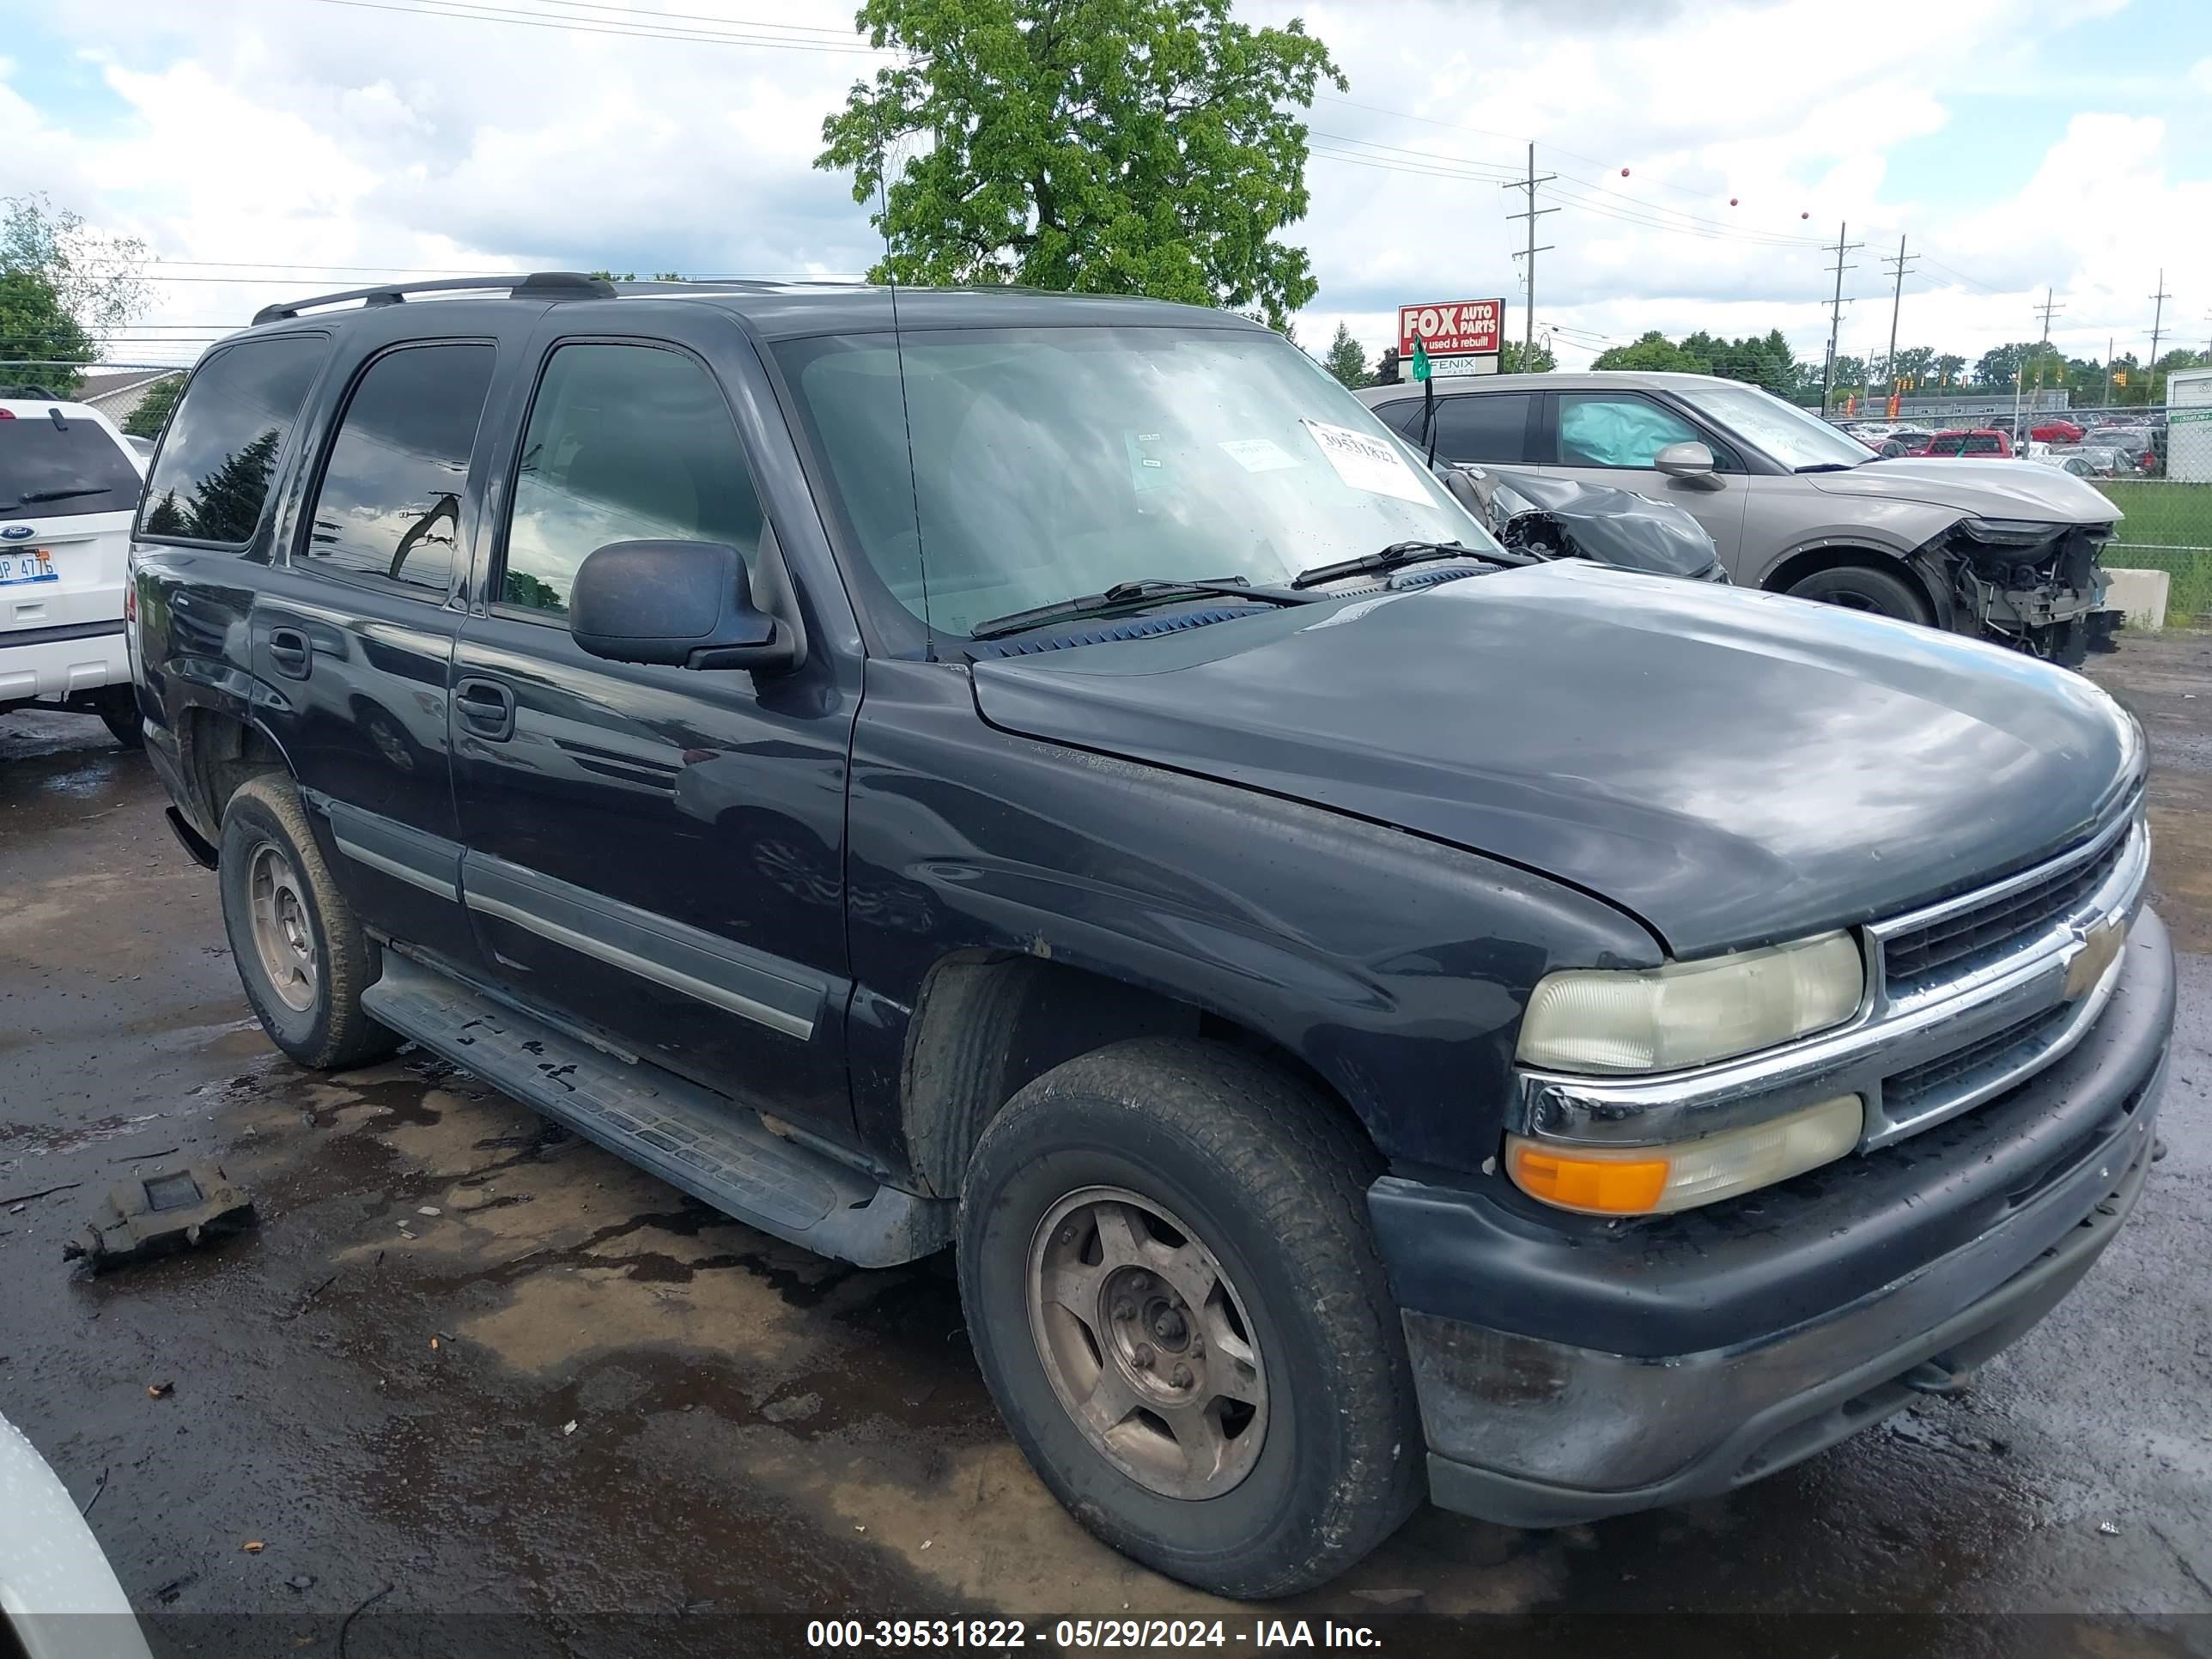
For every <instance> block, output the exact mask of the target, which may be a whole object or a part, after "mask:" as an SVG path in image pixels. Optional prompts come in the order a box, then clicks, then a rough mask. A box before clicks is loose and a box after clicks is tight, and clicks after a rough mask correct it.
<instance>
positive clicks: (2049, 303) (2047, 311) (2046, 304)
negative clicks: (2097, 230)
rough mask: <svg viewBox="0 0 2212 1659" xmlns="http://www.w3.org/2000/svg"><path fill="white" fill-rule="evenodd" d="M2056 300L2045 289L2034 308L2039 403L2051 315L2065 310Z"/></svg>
mask: <svg viewBox="0 0 2212 1659" xmlns="http://www.w3.org/2000/svg"><path fill="white" fill-rule="evenodd" d="M2159 286H2160V287H2161V288H2163V287H2164V286H2166V285H2165V283H2160V284H2159ZM2057 298H2058V295H2057V291H2056V290H2055V289H2048V288H2046V289H2044V290H2043V303H2042V304H2041V305H2039V306H2038V307H2036V309H2037V310H2038V311H2039V312H2041V313H2043V340H2042V343H2041V344H2040V345H2039V346H2038V347H2037V348H2036V352H2035V390H2036V393H2037V399H2038V401H2041V396H2042V392H2043V360H2044V358H2045V356H2048V355H2049V352H2048V348H2049V346H2050V344H2051V313H2052V312H2054V311H2063V310H2065V309H2066V307H2064V306H2062V305H2059V304H2057V303H2056V301H2057Z"/></svg>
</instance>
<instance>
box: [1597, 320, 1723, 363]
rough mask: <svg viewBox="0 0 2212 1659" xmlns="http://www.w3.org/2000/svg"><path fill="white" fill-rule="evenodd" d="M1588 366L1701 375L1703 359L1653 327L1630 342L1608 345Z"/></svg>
mask: <svg viewBox="0 0 2212 1659" xmlns="http://www.w3.org/2000/svg"><path fill="white" fill-rule="evenodd" d="M1590 367H1591V368H1636V369H1642V370H1644V372H1645V373H1647V374H1704V373H1705V359H1703V358H1702V357H1694V356H1691V355H1690V353H1689V352H1688V351H1686V350H1685V349H1683V348H1682V347H1680V346H1678V345H1676V344H1675V343H1674V342H1673V341H1672V340H1669V339H1668V337H1666V336H1665V335H1663V334H1662V333H1661V332H1660V331H1658V330H1657V329H1656V328H1655V329H1653V330H1651V331H1650V332H1649V333H1647V334H1642V335H1639V336H1638V337H1637V338H1636V341H1635V343H1633V344H1631V345H1625V346H1612V347H1609V348H1607V349H1606V350H1603V351H1601V352H1599V353H1598V355H1597V358H1596V361H1595V362H1592V363H1591V364H1590Z"/></svg>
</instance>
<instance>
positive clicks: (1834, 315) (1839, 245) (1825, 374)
mask: <svg viewBox="0 0 2212 1659" xmlns="http://www.w3.org/2000/svg"><path fill="white" fill-rule="evenodd" d="M1849 234H1850V226H1849V225H1848V224H1843V223H1838V225H1837V226H1836V298H1835V303H1834V305H1833V306H1832V307H1831V309H1830V310H1829V313H1828V361H1827V362H1825V363H1823V364H1822V365H1821V366H1820V413H1822V414H1823V415H1826V413H1827V412H1828V399H1829V397H1830V395H1831V394H1832V392H1834V390H1835V386H1836V335H1837V333H1838V331H1840V330H1841V329H1842V327H1843V325H1844V272H1845V271H1847V270H1857V269H1858V267H1857V265H1847V264H1844V255H1845V254H1846V253H1850V252H1853V251H1854V250H1856V249H1858V248H1862V247H1864V246H1866V244H1865V243H1864V242H1846V241H1845V240H1844V237H1845V236H1847V235H1849ZM2164 286H2165V283H2164V281H2163V279H2161V281H2160V287H2161V288H2162V287H2164Z"/></svg>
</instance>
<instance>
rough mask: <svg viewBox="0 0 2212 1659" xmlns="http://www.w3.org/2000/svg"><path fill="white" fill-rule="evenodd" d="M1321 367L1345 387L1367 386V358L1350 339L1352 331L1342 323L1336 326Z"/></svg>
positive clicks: (1353, 340)
mask: <svg viewBox="0 0 2212 1659" xmlns="http://www.w3.org/2000/svg"><path fill="white" fill-rule="evenodd" d="M1321 366H1322V368H1325V369H1327V370H1328V372H1329V373H1330V374H1334V376H1336V378H1337V380H1338V381H1339V383H1340V384H1341V385H1344V386H1365V385H1366V384H1367V357H1366V354H1364V352H1362V351H1361V350H1360V349H1359V342H1358V341H1357V340H1355V339H1353V338H1352V331H1351V330H1350V329H1348V328H1346V326H1345V325H1343V324H1342V323H1339V324H1338V325H1336V334H1335V337H1334V338H1332V339H1331V340H1330V341H1329V343H1328V351H1327V353H1326V354H1324V355H1323V356H1322V360H1321Z"/></svg>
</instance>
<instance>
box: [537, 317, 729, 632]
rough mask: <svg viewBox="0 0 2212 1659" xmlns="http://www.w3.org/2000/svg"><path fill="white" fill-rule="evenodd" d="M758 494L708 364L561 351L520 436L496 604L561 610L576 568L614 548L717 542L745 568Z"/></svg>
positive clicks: (612, 349) (638, 352)
mask: <svg viewBox="0 0 2212 1659" xmlns="http://www.w3.org/2000/svg"><path fill="white" fill-rule="evenodd" d="M761 526H762V518H761V507H760V498H759V496H758V495H757V494H756V493H755V492H754V489H753V481H752V473H751V471H750V469H749V468H748V467H747V466H746V465H745V458H744V448H743V447H742V446H741V444H740V443H739V441H738V428H737V424H736V422H733V421H732V419H731V418H730V411H729V408H728V405H727V404H725V403H724V402H723V401H722V394H721V392H720V389H719V388H718V387H717V386H715V385H714V380H713V378H712V377H711V376H710V375H709V374H708V373H707V370H706V368H705V367H704V366H703V365H702V364H701V363H700V362H698V361H697V360H696V358H693V357H690V356H687V355H685V354H684V353H683V352H680V351H674V350H671V349H666V348H665V347H660V346H646V345H603V344H595V343H580V344H576V345H564V346H562V347H561V348H560V349H558V350H556V351H555V352H554V354H553V356H552V357H551V358H550V360H548V362H547V363H546V366H545V371H544V374H543V375H542V376H541V377H540V379H539V380H538V395H537V397H536V398H535V399H534V400H533V401H532V404H531V409H530V424H529V427H528V428H527V429H526V431H525V432H524V434H523V439H522V464H521V466H520V470H519V471H518V473H517V476H516V477H515V481H514V506H513V513H512V514H511V516H510V518H509V520H508V526H507V558H506V562H505V566H504V568H503V569H502V571H501V577H500V583H499V588H498V593H499V598H500V599H501V602H502V603H503V604H507V605H520V606H522V607H524V608H526V609H528V610H531V611H538V612H540V613H542V614H544V615H547V616H552V617H565V616H567V615H568V590H569V588H570V586H572V585H573V584H574V581H575V579H576V569H577V567H578V566H580V565H581V564H582V563H583V562H584V561H585V559H586V558H587V557H589V556H591V554H592V553H593V552H594V551H596V550H599V548H602V547H605V545H606V544H608V543H609V542H627V541H684V542H723V543H726V544H729V545H730V546H732V547H734V548H736V549H737V550H738V552H740V553H742V554H743V555H744V558H745V562H746V565H747V566H748V568H750V565H751V564H752V562H753V558H754V556H755V554H756V553H757V551H758V550H759V547H760V538H761Z"/></svg>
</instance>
